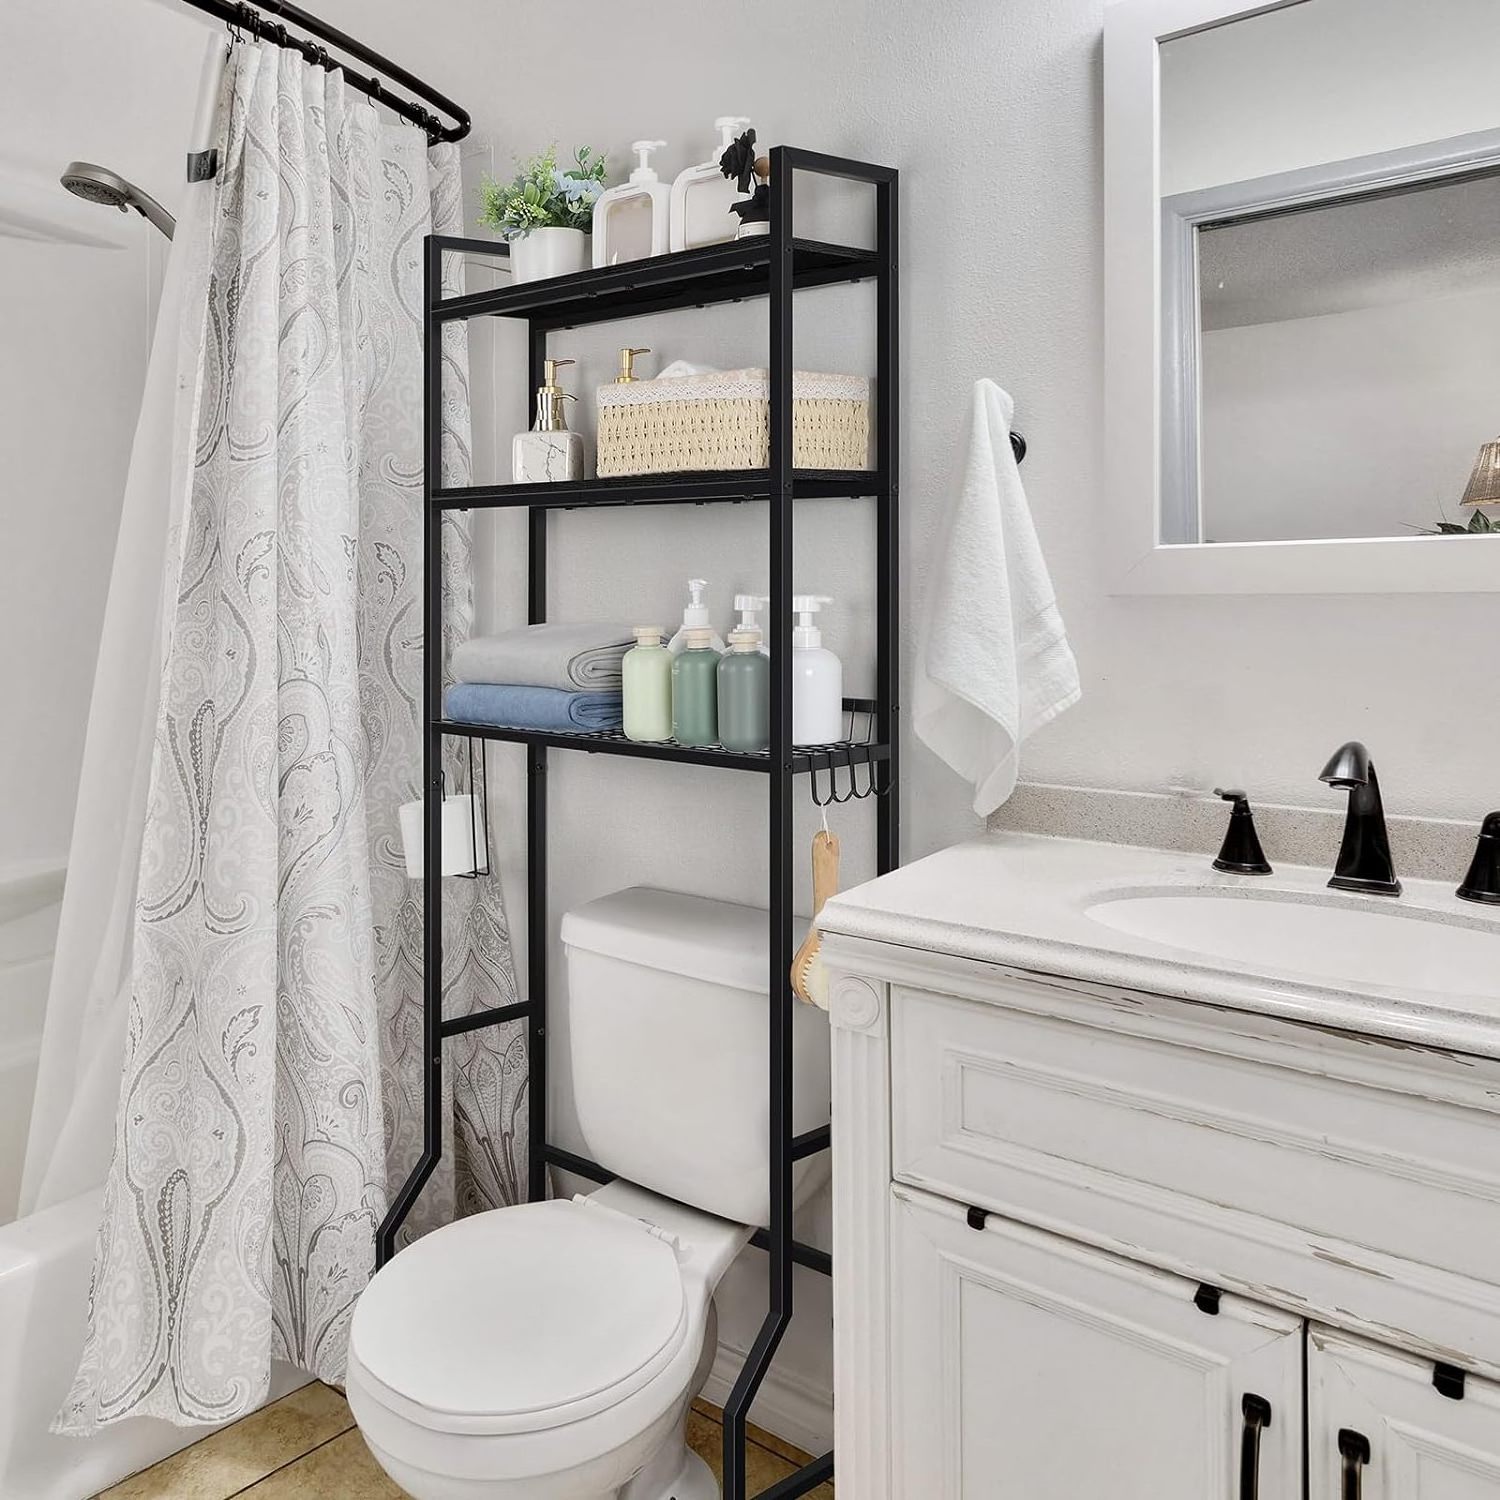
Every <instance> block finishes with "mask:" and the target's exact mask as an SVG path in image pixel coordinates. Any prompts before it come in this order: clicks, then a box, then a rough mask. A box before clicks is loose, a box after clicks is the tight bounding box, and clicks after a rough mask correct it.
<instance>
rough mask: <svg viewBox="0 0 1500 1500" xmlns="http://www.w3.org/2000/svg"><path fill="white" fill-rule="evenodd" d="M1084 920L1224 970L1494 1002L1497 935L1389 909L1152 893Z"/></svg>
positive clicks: (1499, 973)
mask: <svg viewBox="0 0 1500 1500" xmlns="http://www.w3.org/2000/svg"><path fill="white" fill-rule="evenodd" d="M1086 913H1087V915H1088V916H1089V917H1091V918H1092V919H1093V920H1094V921H1096V922H1098V923H1100V924H1101V925H1102V926H1104V927H1109V928H1112V929H1113V930H1114V931H1116V932H1123V933H1128V934H1130V935H1131V936H1133V937H1137V938H1144V939H1145V940H1146V941H1148V942H1152V943H1160V944H1164V945H1166V946H1167V947H1170V948H1177V949H1181V950H1183V951H1185V952H1188V953H1192V954H1195V955H1197V956H1198V957H1199V958H1200V959H1207V960H1211V961H1214V962H1216V963H1219V964H1224V965H1227V966H1232V967H1239V966H1244V967H1245V968H1249V969H1252V970H1255V971H1260V972H1264V971H1266V970H1272V971H1279V972H1288V973H1293V974H1301V975H1304V976H1306V977H1308V978H1309V979H1322V980H1330V981H1334V982H1336V983H1338V984H1339V985H1350V984H1353V985H1370V986H1374V987H1376V988H1379V989H1384V990H1408V991H1410V990H1421V991H1426V992H1428V993H1434V992H1436V993H1442V994H1448V995H1465V996H1475V997H1489V998H1494V997H1495V996H1496V995H1500V927H1497V926H1496V925H1495V924H1494V923H1492V922H1491V923H1486V922H1484V921H1482V920H1478V919H1476V921H1475V922H1474V924H1473V925H1467V924H1464V923H1462V922H1458V921H1454V920H1451V919H1450V920H1446V921H1444V920H1438V919H1436V918H1435V917H1433V916H1432V915H1430V914H1428V913H1425V912H1422V911H1420V910H1415V909H1412V908H1409V907H1408V908H1403V907H1402V906H1401V905H1400V904H1399V902H1398V901H1396V900H1391V901H1390V902H1389V904H1388V905H1379V906H1377V905H1374V904H1372V903H1363V902H1362V903H1360V904H1358V905H1355V904H1349V903H1345V902H1343V901H1340V900H1339V898H1337V897H1333V898H1325V899H1319V898H1317V897H1307V896H1303V897H1300V898H1298V897H1289V896H1286V895H1281V894H1278V893H1276V892H1266V893H1265V894H1263V895H1252V894H1250V893H1248V892H1243V893H1242V892H1239V891H1234V892H1230V891H1224V892H1212V891H1202V890H1184V891H1168V890H1162V891H1154V892H1150V893H1140V892H1132V893H1130V894H1128V895H1124V894H1122V895H1118V896H1109V897H1105V898H1103V899H1101V900H1097V901H1095V902H1094V903H1093V904H1092V905H1090V906H1089V907H1087V908H1086Z"/></svg>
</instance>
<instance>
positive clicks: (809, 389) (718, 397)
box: [598, 370, 870, 478]
mask: <svg viewBox="0 0 1500 1500" xmlns="http://www.w3.org/2000/svg"><path fill="white" fill-rule="evenodd" d="M769 412H770V380H769V377H768V376H767V373H766V371H765V370H716V371H713V372H712V373H710V374H705V375H680V376H674V377H668V378H665V379H660V378H659V379H656V380H634V381H630V382H629V383H627V384H625V385H602V386H600V387H599V432H598V472H599V476H600V477H601V478H608V477H609V476H611V475H621V474H679V473H684V472H689V471H697V470H705V469H764V468H765V467H766V465H767V464H768V463H769V462H770V447H771V429H770V417H769ZM869 455H870V382H869V381H868V380H866V379H865V378H864V377H863V376H860V375H819V374H814V373H813V372H811V371H807V370H798V371H797V372H796V374H795V375H794V376H793V379H792V463H793V465H794V466H795V467H796V468H799V469H866V468H868V467H869Z"/></svg>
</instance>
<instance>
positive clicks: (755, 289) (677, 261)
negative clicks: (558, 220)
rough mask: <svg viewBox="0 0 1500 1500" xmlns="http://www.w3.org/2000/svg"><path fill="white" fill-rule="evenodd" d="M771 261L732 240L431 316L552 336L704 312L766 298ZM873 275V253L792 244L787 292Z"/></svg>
mask: <svg viewBox="0 0 1500 1500" xmlns="http://www.w3.org/2000/svg"><path fill="white" fill-rule="evenodd" d="M501 248H502V249H503V247H501ZM771 254H772V241H771V237H770V236H769V235H764V236H759V237H757V238H755V239H748V240H731V241H730V242H729V243H728V244H724V245H705V246H704V247H703V248H702V249H700V250H679V251H677V252H676V253H675V254H671V255H655V256H652V257H651V258H650V259H649V260H633V261H630V262H628V263H627V264H625V265H622V266H600V267H599V268H598V269H596V270H592V271H576V272H574V273H573V274H572V275H569V276H552V277H548V278H547V279H546V280H543V281H522V282H514V283H511V284H510V285H508V286H502V287H496V288H495V289H494V290H493V291H487V292H467V293H465V294H464V295H463V296H461V297H447V298H444V299H443V300H442V301H440V302H438V303H437V304H436V305H435V306H434V307H433V309H432V315H433V317H435V318H438V319H440V320H447V319H449V318H478V317H497V318H525V319H527V321H528V322H530V323H531V324H532V325H533V326H539V327H543V328H546V329H549V330H555V329H560V328H578V327H582V326H583V325H584V324H588V323H609V322H615V321H618V320H619V319H621V318H639V317H643V316H645V315H646V314H648V313H660V312H674V311H678V310H680V309H682V308H689V307H708V306H710V305H711V304H713V303H717V302H739V301H742V300H744V299H745V298H747V297H764V296H767V295H769V293H770V290H771ZM878 268H879V267H878V257H877V255H876V252H875V251H873V250H858V249H855V248H853V247H851V246H849V245H829V244H824V243H823V242H822V241H820V240H801V239H794V240H793V241H792V285H793V287H794V288H796V289H799V290H800V289H801V288H804V287H814V286H831V285H834V284H836V283H838V282H854V281H867V280H869V279H870V278H871V277H872V276H874V275H875V274H876V272H877V270H878Z"/></svg>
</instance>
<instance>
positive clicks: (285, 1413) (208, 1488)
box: [98, 1383, 833, 1500]
mask: <svg viewBox="0 0 1500 1500" xmlns="http://www.w3.org/2000/svg"><path fill="white" fill-rule="evenodd" d="M753 1431H754V1436H755V1438H756V1442H755V1443H754V1445H753V1446H752V1447H751V1449H750V1452H749V1455H748V1466H747V1478H748V1480H749V1488H750V1492H751V1494H758V1493H759V1492H760V1491H761V1490H763V1489H766V1488H767V1487H768V1486H770V1485H772V1484H774V1483H775V1482H776V1481H777V1480H778V1479H782V1478H784V1477H785V1476H786V1475H788V1474H790V1473H792V1471H793V1470H794V1469H796V1468H798V1467H799V1466H800V1465H801V1464H804V1463H806V1462H807V1457H808V1456H807V1455H806V1454H805V1453H801V1452H799V1451H798V1450H797V1449H796V1448H793V1447H792V1446H791V1445H790V1444H788V1443H784V1442H782V1440H781V1439H780V1438H778V1437H775V1436H773V1435H772V1434H771V1433H767V1432H762V1431H760V1429H758V1428H756V1429H753ZM688 1441H689V1442H690V1443H691V1444H692V1446H693V1447H694V1448H695V1449H696V1450H697V1451H698V1452H699V1453H701V1454H702V1455H703V1457H704V1458H705V1459H707V1460H708V1463H709V1464H710V1466H711V1467H712V1468H713V1471H714V1476H715V1477H716V1478H717V1477H719V1473H720V1467H719V1461H720V1445H721V1443H722V1442H723V1428H722V1427H721V1426H720V1413H719V1410H718V1408H717V1407H713V1406H709V1405H708V1404H707V1403H706V1402H702V1401H699V1402H694V1404H693V1411H692V1412H691V1414H690V1415H689V1417H688ZM405 1493H406V1492H405V1491H404V1490H402V1489H399V1488H398V1487H397V1486H396V1485H394V1484H392V1483H391V1481H390V1480H389V1479H387V1478H386V1476H385V1474H384V1472H383V1471H382V1470H381V1468H380V1465H379V1464H377V1463H376V1462H375V1460H374V1459H373V1458H371V1457H370V1453H369V1450H368V1449H367V1448H366V1447H365V1445H364V1442H363V1440H362V1439H361V1438H360V1435H359V1431H358V1429H357V1428H356V1427H355V1425H354V1418H353V1417H351V1416H350V1415H349V1407H348V1405H347V1404H346V1403H345V1401H344V1398H343V1397H342V1396H341V1395H339V1393H338V1392H337V1391H335V1390H332V1389H331V1388H330V1387H328V1386H326V1385H319V1384H317V1383H314V1384H312V1385H306V1386H303V1387H302V1389H301V1390H298V1391H293V1392H292V1394H291V1395H290V1396H284V1397H282V1399H281V1400H280V1401H276V1402H273V1403H272V1404H271V1405H270V1406H267V1407H263V1408H262V1409H261V1410H260V1411H258V1412H256V1413H255V1414H254V1415H253V1416H248V1417H246V1418H245V1419H244V1420H243V1421H241V1422H235V1423H234V1424H233V1425H232V1426H229V1427H226V1428H224V1430H223V1431H222V1432H216V1433H214V1434H213V1436H212V1437H207V1438H204V1439H203V1441H202V1442H199V1443H194V1444H193V1446H192V1447H191V1448H184V1449H183V1450H182V1452H181V1453H176V1454H173V1456H172V1457H171V1458H168V1459H164V1460H163V1461H162V1462H161V1463H159V1464H157V1465H155V1466H154V1467H153V1468H150V1469H146V1470H145V1471H143V1472H142V1473H140V1474H137V1475H135V1476H134V1477H133V1478H130V1479H127V1480H126V1481H125V1482H124V1483H123V1484H117V1485H115V1486H114V1487H113V1488H112V1489H108V1490H105V1491H104V1493H103V1495H101V1496H99V1497H98V1500H230V1497H231V1496H233V1497H235V1500H404V1496H405ZM812 1500H833V1486H832V1485H831V1484H824V1485H819V1487H818V1488H817V1489H815V1490H813V1491H812Z"/></svg>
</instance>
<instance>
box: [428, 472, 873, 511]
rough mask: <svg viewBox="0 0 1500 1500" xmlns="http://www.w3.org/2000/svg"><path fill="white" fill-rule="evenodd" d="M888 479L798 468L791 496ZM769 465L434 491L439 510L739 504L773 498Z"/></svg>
mask: <svg viewBox="0 0 1500 1500" xmlns="http://www.w3.org/2000/svg"><path fill="white" fill-rule="evenodd" d="M884 483H885V481H884V478H883V476H882V475H880V474H879V473H877V472H876V471H875V470H874V469H794V470H793V471H792V498H793V499H796V500H839V499H853V498H857V497H859V496H864V495H877V494H879V493H880V491H881V489H882V488H883V487H884ZM771 489H772V486H771V472H770V470H769V469H734V470H729V471H722V470H721V471H709V472H701V473H692V474H639V475H630V476H629V477H627V478H623V479H567V480H561V481H558V482H555V483H550V484H471V485H465V486H463V487H462V488H453V489H441V490H435V491H433V495H432V504H433V505H435V506H436V507H437V508H438V509H439V510H505V509H527V508H540V509H544V510H579V509H586V508H588V507H590V506H595V505H716V504H725V503H727V504H731V505H741V504H743V503H745V502H746V501H752V500H769V499H770V498H771Z"/></svg>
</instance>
